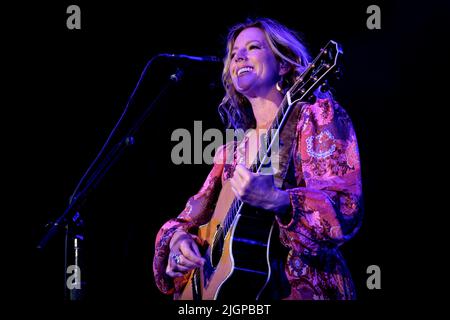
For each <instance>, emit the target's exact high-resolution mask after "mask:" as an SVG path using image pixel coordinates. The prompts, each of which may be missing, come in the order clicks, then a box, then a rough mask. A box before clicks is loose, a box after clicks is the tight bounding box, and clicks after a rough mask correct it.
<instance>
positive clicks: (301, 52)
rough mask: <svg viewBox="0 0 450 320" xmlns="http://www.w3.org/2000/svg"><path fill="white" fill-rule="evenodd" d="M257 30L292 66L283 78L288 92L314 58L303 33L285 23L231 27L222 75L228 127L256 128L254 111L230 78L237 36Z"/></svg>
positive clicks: (260, 21)
mask: <svg viewBox="0 0 450 320" xmlns="http://www.w3.org/2000/svg"><path fill="white" fill-rule="evenodd" d="M252 27H256V28H259V29H260V30H262V31H263V32H264V34H265V36H266V40H267V42H268V44H269V46H270V48H271V50H272V52H273V54H274V55H275V58H276V59H277V60H278V61H279V62H282V61H283V62H285V63H287V64H288V65H289V66H290V69H289V71H288V73H287V74H286V75H284V76H283V79H282V80H283V81H282V88H283V89H285V90H287V89H289V88H290V87H291V86H292V85H293V84H294V82H295V79H296V77H297V76H298V75H299V74H301V73H302V72H303V70H304V69H305V68H306V67H307V65H308V63H309V60H310V56H309V53H308V50H307V49H306V46H305V45H304V43H303V41H302V40H301V37H300V36H299V34H298V33H297V32H295V31H293V30H291V29H289V28H287V27H286V26H284V25H282V24H281V23H279V22H277V21H275V20H273V19H269V18H257V19H248V20H247V21H246V22H244V23H239V24H236V25H234V26H233V27H231V28H230V30H229V32H228V36H227V47H226V54H225V58H224V68H223V72H222V83H223V86H224V88H225V96H224V97H223V99H222V102H221V103H220V105H219V108H218V110H219V114H220V117H221V118H222V121H223V122H224V124H225V125H226V126H227V127H228V128H234V129H244V130H247V129H250V128H254V127H255V126H256V122H255V118H254V116H253V111H252V108H251V106H250V102H249V101H248V100H247V98H246V97H245V96H244V95H242V94H240V93H239V92H237V91H236V89H235V88H234V86H233V83H232V80H231V75H230V62H231V53H232V51H233V47H234V42H235V40H236V38H237V36H238V35H239V34H240V33H241V32H242V31H243V30H244V29H248V28H252Z"/></svg>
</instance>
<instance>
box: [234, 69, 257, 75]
mask: <svg viewBox="0 0 450 320" xmlns="http://www.w3.org/2000/svg"><path fill="white" fill-rule="evenodd" d="M252 70H253V68H252V67H244V68H241V69H239V70H238V73H237V75H238V76H240V75H241V74H243V73H244V72H250V71H252Z"/></svg>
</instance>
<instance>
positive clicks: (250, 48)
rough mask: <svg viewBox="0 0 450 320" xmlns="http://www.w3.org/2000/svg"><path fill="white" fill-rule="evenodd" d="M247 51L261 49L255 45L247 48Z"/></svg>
mask: <svg viewBox="0 0 450 320" xmlns="http://www.w3.org/2000/svg"><path fill="white" fill-rule="evenodd" d="M248 49H249V50H253V49H261V46H259V45H257V44H251V45H250V46H249V47H248Z"/></svg>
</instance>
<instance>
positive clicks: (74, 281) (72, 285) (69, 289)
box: [37, 55, 183, 300]
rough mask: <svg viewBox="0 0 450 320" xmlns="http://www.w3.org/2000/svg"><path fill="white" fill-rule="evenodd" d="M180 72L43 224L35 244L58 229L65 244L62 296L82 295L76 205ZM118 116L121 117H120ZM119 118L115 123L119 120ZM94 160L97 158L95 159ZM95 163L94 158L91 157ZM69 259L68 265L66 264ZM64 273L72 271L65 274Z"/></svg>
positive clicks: (75, 297) (179, 71) (80, 204)
mask: <svg viewBox="0 0 450 320" xmlns="http://www.w3.org/2000/svg"><path fill="white" fill-rule="evenodd" d="M159 56H160V55H158V56H155V57H153V58H152V59H151V60H150V61H149V62H148V63H147V65H146V67H145V68H144V71H143V73H142V76H141V79H142V77H143V76H144V75H145V73H146V70H147V68H148V67H149V65H150V64H151V63H152V61H153V60H154V59H155V58H157V57H159ZM182 76H183V70H182V69H179V68H178V69H177V71H176V72H175V73H174V74H172V75H171V76H170V78H169V81H168V82H167V83H166V85H165V86H164V87H163V88H162V89H161V91H160V92H159V93H158V95H157V96H156V98H155V99H154V100H153V101H152V102H151V103H150V104H149V105H148V106H147V108H146V109H145V110H144V112H143V113H142V115H141V116H140V117H139V118H138V119H137V120H136V121H135V122H134V123H133V124H132V126H131V128H130V130H129V131H128V132H127V134H125V135H124V136H123V137H122V138H121V139H120V140H119V142H118V143H116V144H115V145H114V146H113V147H112V148H111V150H110V151H109V152H108V153H107V155H106V156H105V157H104V159H103V160H102V162H100V163H99V165H98V167H97V169H96V170H95V171H93V172H92V174H91V175H90V177H89V179H88V180H87V182H86V183H85V186H84V188H83V189H81V190H80V191H79V192H78V193H75V194H74V195H73V196H72V197H71V199H70V201H69V204H68V206H67V208H66V209H65V210H64V212H63V214H62V215H61V216H60V217H59V218H58V219H56V221H55V222H50V223H48V224H47V226H50V228H49V230H48V231H47V232H46V234H45V235H44V236H43V237H42V239H41V241H40V242H39V244H38V246H37V248H38V249H39V250H43V249H44V248H45V247H46V245H47V243H48V242H49V241H50V240H51V239H52V238H53V237H54V236H55V235H56V234H57V233H58V232H59V231H61V230H62V229H64V230H65V246H64V298H65V300H83V299H84V297H85V288H84V285H83V284H85V282H84V281H81V270H83V269H84V268H83V262H84V257H83V250H84V249H83V245H84V228H83V227H84V223H83V220H82V219H81V215H80V212H79V211H80V209H81V208H82V207H83V205H84V204H85V202H86V200H87V197H88V195H89V194H90V193H91V192H92V191H93V190H95V189H96V188H97V186H98V185H99V183H100V182H101V181H102V179H103V177H104V176H105V175H106V174H107V172H108V171H109V169H110V168H111V166H112V165H113V164H114V163H115V162H117V160H118V159H119V158H120V156H121V155H122V154H123V153H124V151H125V150H126V149H127V147H129V146H131V145H133V144H134V135H135V134H136V133H137V132H138V130H139V128H140V127H141V126H142V124H143V123H144V121H145V120H146V119H147V117H148V116H149V115H150V113H151V112H152V111H153V109H154V107H155V106H156V104H157V102H159V101H160V100H161V98H162V97H163V96H165V95H166V94H167V92H168V90H169V88H170V87H171V86H172V85H173V84H174V83H177V82H179V81H180V80H181V78H182ZM141 79H140V80H139V82H138V84H137V86H136V88H135V90H134V91H133V93H132V95H131V96H130V99H129V101H131V99H132V98H133V95H134V93H135V92H136V90H137V89H138V87H139V84H140V81H141ZM120 120H121V119H120ZM120 120H119V122H118V124H119V123H120ZM96 160H97V159H96ZM94 163H95V160H94ZM69 260H70V263H71V264H70V265H69ZM68 273H73V274H72V275H69V276H68Z"/></svg>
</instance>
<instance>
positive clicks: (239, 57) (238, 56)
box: [234, 49, 247, 62]
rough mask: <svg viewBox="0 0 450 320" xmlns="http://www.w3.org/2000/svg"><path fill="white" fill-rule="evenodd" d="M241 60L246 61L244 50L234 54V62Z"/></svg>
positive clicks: (245, 51)
mask: <svg viewBox="0 0 450 320" xmlns="http://www.w3.org/2000/svg"><path fill="white" fill-rule="evenodd" d="M242 60H247V50H245V49H241V50H238V51H237V52H236V55H235V56H234V61H235V62H238V61H242Z"/></svg>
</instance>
